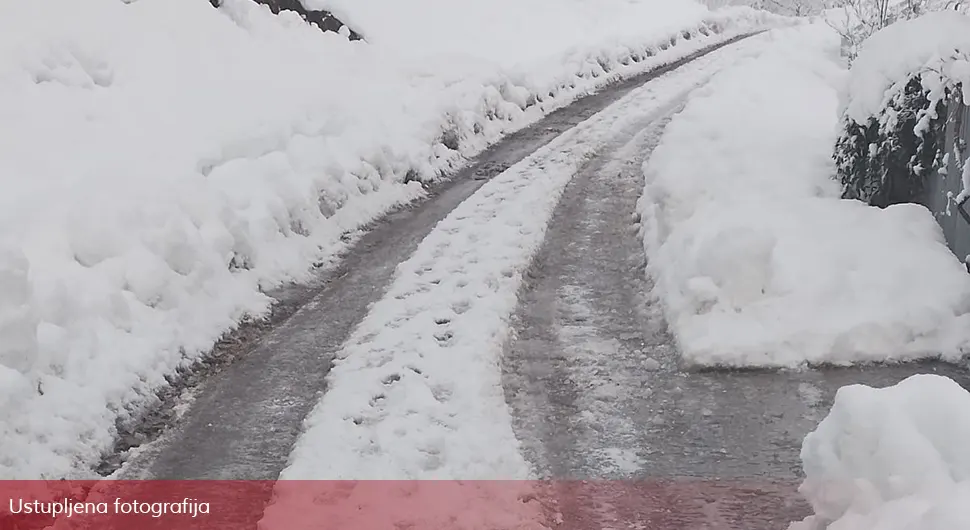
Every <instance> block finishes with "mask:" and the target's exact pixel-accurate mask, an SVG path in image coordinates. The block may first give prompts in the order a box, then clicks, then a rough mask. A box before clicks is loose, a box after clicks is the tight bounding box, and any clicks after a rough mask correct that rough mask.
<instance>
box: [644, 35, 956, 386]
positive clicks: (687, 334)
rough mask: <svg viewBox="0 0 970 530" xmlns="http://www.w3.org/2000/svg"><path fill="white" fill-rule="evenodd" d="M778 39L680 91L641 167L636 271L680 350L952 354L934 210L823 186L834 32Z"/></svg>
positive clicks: (840, 76) (839, 79)
mask: <svg viewBox="0 0 970 530" xmlns="http://www.w3.org/2000/svg"><path fill="white" fill-rule="evenodd" d="M775 33H777V36H778V38H777V41H776V42H775V45H774V46H772V47H771V48H769V49H767V50H766V51H765V53H764V54H762V55H761V56H759V57H756V58H752V59H749V60H748V61H747V63H746V64H743V65H741V66H738V67H735V68H731V69H729V70H726V71H724V72H723V73H721V74H719V75H717V76H716V77H715V78H714V79H713V80H712V82H711V83H709V84H708V85H707V86H706V87H704V88H702V89H701V90H700V91H699V93H697V94H696V95H695V96H694V97H692V98H691V100H690V101H689V102H688V104H687V106H686V108H685V109H684V110H683V112H681V113H680V114H678V115H677V116H675V117H674V119H673V121H672V122H671V123H670V124H669V125H668V127H667V129H666V131H665V133H664V136H663V138H662V140H661V143H660V145H659V146H658V147H657V148H656V149H655V150H654V152H653V155H652V157H651V158H650V159H649V160H648V161H647V162H646V163H645V164H644V173H645V175H646V180H647V182H646V187H645V191H644V196H643V197H642V198H641V202H640V209H641V212H642V219H643V229H642V231H643V234H644V245H645V249H646V252H647V255H648V257H649V260H648V269H649V273H650V274H651V275H653V276H654V277H655V278H656V280H657V281H656V292H655V293H654V294H655V295H656V296H657V297H658V298H659V300H660V301H661V302H662V303H663V306H664V308H665V312H666V315H667V319H668V321H669V323H670V326H671V328H672V330H673V331H674V334H675V336H676V339H677V341H678V343H679V346H680V348H681V350H682V351H683V355H684V357H685V358H686V359H687V360H688V361H689V362H691V363H695V364H701V365H730V366H786V367H789V366H798V365H802V364H805V363H812V364H816V363H834V364H845V363H852V362H857V361H885V360H904V359H913V358H918V357H922V356H938V355H942V356H943V357H945V358H948V359H955V358H959V357H960V355H961V354H962V352H964V351H966V350H967V347H968V344H970V276H968V275H967V273H966V270H965V268H964V266H963V264H962V263H960V262H959V261H958V260H957V259H956V258H955V257H954V256H953V255H952V253H951V252H950V251H949V249H948V248H947V247H946V245H945V243H944V240H943V236H942V232H941V230H940V227H939V226H938V225H937V223H936V221H935V220H934V218H933V216H932V214H931V213H930V212H929V211H928V210H927V209H926V208H924V207H922V206H918V205H913V204H903V205H897V206H892V207H889V208H886V209H884V210H880V209H878V208H874V207H869V206H867V205H865V204H863V203H861V202H858V201H849V200H841V199H840V198H839V196H840V192H841V190H840V189H839V186H838V184H837V183H836V182H835V181H834V180H833V179H832V178H831V176H832V175H833V174H834V168H833V163H832V158H831V154H832V146H833V145H834V143H835V137H836V134H837V131H838V127H837V124H838V120H839V110H840V109H839V98H838V94H839V91H840V90H841V88H842V87H843V86H844V85H843V83H844V82H845V81H846V72H845V70H844V67H843V66H842V65H841V61H839V57H838V55H839V45H840V40H839V37H838V35H837V34H836V33H835V32H834V31H833V30H832V29H831V28H829V27H828V26H826V25H825V24H824V23H816V24H812V25H808V26H803V27H799V28H796V29H789V30H777V31H776V32H775ZM866 49H869V47H866ZM864 52H865V50H864ZM859 60H860V61H864V60H866V59H865V57H864V56H860V58H859ZM752 80H758V82H752ZM905 279H911V280H913V281H907V280H905Z"/></svg>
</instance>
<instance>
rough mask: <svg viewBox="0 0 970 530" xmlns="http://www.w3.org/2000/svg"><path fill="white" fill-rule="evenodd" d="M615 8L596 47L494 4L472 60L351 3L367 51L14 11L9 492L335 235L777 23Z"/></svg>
mask: <svg viewBox="0 0 970 530" xmlns="http://www.w3.org/2000/svg"><path fill="white" fill-rule="evenodd" d="M575 3H576V5H577V6H578V7H581V6H582V5H584V4H583V3H582V2H579V0H576V2H575ZM349 5H350V4H348V6H349ZM375 5H376V4H375ZM609 5H610V6H611V7H610V8H609V9H606V8H600V9H599V11H598V13H597V17H599V18H597V19H596V20H598V21H599V22H598V26H597V27H598V28H599V30H598V31H596V32H592V33H590V32H588V31H587V29H588V28H587V26H588V24H587V22H588V21H587V20H586V19H585V18H584V17H587V16H590V15H589V14H590V13H591V11H592V10H591V8H590V7H589V5H586V7H584V8H582V9H581V10H579V11H571V10H569V9H562V8H561V6H560V8H559V9H558V11H563V12H567V13H571V14H570V15H568V16H567V15H561V16H559V17H558V18H557V17H552V18H550V7H551V3H550V2H545V3H543V2H538V1H537V2H533V3H526V4H522V3H520V2H511V0H509V1H506V2H504V3H503V4H502V5H495V3H494V2H493V3H489V6H490V9H495V10H496V12H497V13H508V16H505V17H498V16H496V17H492V18H489V19H488V20H490V23H491V25H490V26H489V28H488V31H479V32H478V33H475V35H476V38H475V39H471V40H470V42H471V44H468V45H467V46H466V45H464V44H463V43H464V42H465V40H464V39H462V38H457V37H455V36H456V35H459V36H460V35H462V34H463V33H464V32H466V31H471V29H470V28H472V27H473V26H475V25H476V24H480V20H478V19H476V20H465V19H459V18H455V19H452V18H449V17H459V16H460V15H462V13H463V12H462V11H461V10H457V11H456V10H444V11H441V12H440V13H439V12H437V11H435V12H433V13H432V15H433V17H437V18H431V19H429V18H428V16H430V15H428V14H427V13H422V12H420V11H418V10H417V9H414V10H410V11H402V12H401V13H399V15H400V16H398V17H396V18H395V19H394V24H395V25H398V26H400V27H411V26H413V27H416V28H419V27H420V28H422V29H421V31H411V32H410V33H408V32H400V31H399V32H397V33H386V34H385V33H382V30H381V29H380V28H377V27H372V26H371V25H370V22H369V21H368V20H367V19H365V18H361V17H363V15H362V13H365V12H366V10H360V9H357V8H354V7H352V6H351V7H349V8H348V9H349V11H350V12H348V13H347V15H349V18H348V20H354V21H357V19H358V18H360V20H359V22H360V24H361V27H362V30H363V31H364V32H365V35H368V36H371V35H372V36H373V37H374V39H375V42H374V43H363V42H356V43H351V42H349V41H348V40H347V39H345V38H343V37H342V36H340V35H337V34H333V33H330V34H323V33H321V32H319V31H317V30H316V29H314V28H310V27H307V26H305V25H304V24H303V23H302V22H301V21H299V20H298V19H297V18H296V17H295V16H282V17H275V16H272V15H270V14H269V12H268V10H267V9H265V8H263V7H258V6H256V5H254V4H251V3H249V2H248V1H246V0H229V1H227V2H225V6H224V7H223V8H221V9H220V10H216V9H213V8H211V7H210V6H209V4H208V3H207V2H204V1H199V0H164V1H162V0H140V1H138V2H134V3H122V2H119V1H118V0H90V1H87V2H75V1H72V0H49V1H47V2H6V3H4V4H3V6H2V7H0V124H2V126H0V178H2V179H3V186H4V192H3V193H2V194H0V477H2V478H15V477H39V476H43V477H58V476H65V475H71V474H72V473H76V472H79V471H83V470H84V469H86V468H87V467H88V466H90V465H91V464H93V463H96V462H97V461H98V459H99V458H100V455H101V453H102V451H104V450H106V449H108V448H110V446H111V443H112V436H113V432H114V425H115V421H116V419H117V418H119V417H122V418H124V417H126V416H127V415H129V414H130V413H131V411H132V410H134V409H137V407H138V406H140V405H143V404H145V403H150V402H151V400H152V399H153V391H154V390H155V389H157V388H159V387H160V386H162V385H164V384H166V381H165V377H166V376H170V375H172V374H174V373H175V372H176V371H177V369H179V368H180V367H184V366H186V365H187V364H190V363H192V362H194V361H195V360H197V359H198V358H200V356H202V355H204V352H206V351H207V350H208V349H209V348H210V347H211V345H212V344H213V342H214V341H215V340H216V339H218V337H219V336H220V335H221V334H222V333H223V332H225V331H226V330H228V329H230V328H232V327H233V326H235V325H237V324H238V323H239V322H240V320H241V319H243V318H244V317H245V316H246V315H254V316H259V315H262V314H265V312H266V311H267V310H268V308H269V306H270V304H271V300H270V299H269V298H268V297H267V296H265V295H264V294H263V292H264V290H265V289H266V288H269V287H272V286H274V285H278V284H279V283H281V282H284V281H288V280H293V279H296V280H299V279H302V278H305V277H306V275H307V274H308V270H309V267H310V265H311V264H312V263H314V262H321V261H322V262H326V261H328V260H329V259H330V258H332V256H333V255H334V254H335V253H337V252H338V251H340V250H341V249H342V248H343V247H342V244H341V243H340V236H341V234H343V233H345V232H347V231H353V230H355V229H357V228H359V227H360V226H362V224H364V223H365V222H367V221H368V220H370V219H372V218H373V217H375V216H376V215H379V214H380V213H382V212H384V211H386V210H387V209H388V208H390V207H392V206H394V205H397V204H401V203H404V202H407V201H410V200H413V199H415V198H417V197H420V196H422V195H423V189H422V187H421V186H420V185H419V184H417V183H415V182H410V183H405V180H411V179H407V178H406V177H408V176H410V177H419V178H421V179H425V180H429V179H434V178H437V177H438V176H440V175H441V174H442V173H443V172H445V171H447V170H449V169H451V168H454V167H456V166H457V165H460V164H462V163H463V160H465V158H466V157H468V156H470V155H473V154H475V153H477V152H479V151H480V150H481V149H483V148H484V147H485V146H487V145H488V144H489V143H491V142H494V141H496V140H497V139H498V138H499V137H501V136H502V135H504V134H506V133H508V132H510V131H512V130H515V129H518V128H521V127H523V126H525V125H527V124H528V123H531V122H532V121H534V120H536V119H538V118H539V117H540V116H542V115H543V114H545V113H547V112H549V111H551V110H553V109H555V108H558V107H561V106H563V105H565V104H567V103H569V102H570V101H572V100H573V99H575V98H576V97H579V96H581V95H583V94H585V93H588V92H589V91H592V90H595V89H597V88H599V87H602V86H603V85H605V84H606V83H607V82H609V81H611V80H615V79H617V78H619V77H623V76H626V75H632V74H635V73H638V72H641V71H643V70H645V69H646V68H648V67H649V66H650V65H654V64H656V63H657V62H658V61H660V60H662V58H663V57H672V56H673V55H672V54H673V53H674V52H672V51H666V52H665V51H663V50H672V49H676V53H677V54H682V53H686V52H688V51H690V50H693V49H697V48H699V47H701V46H704V45H706V44H711V43H713V42H716V41H718V40H723V39H724V38H726V37H729V36H731V34H734V33H737V32H741V31H745V30H747V29H749V28H752V27H754V26H757V25H759V24H761V23H763V22H765V21H766V20H767V19H766V18H765V17H766V15H764V14H759V13H756V12H754V11H751V10H733V11H731V12H728V13H720V14H709V13H707V12H705V11H704V10H703V9H700V8H698V7H697V6H696V5H695V4H693V3H691V2H684V1H674V0H649V1H648V0H642V1H638V2H619V1H616V2H612V3H610V4H609ZM389 6H390V3H388V4H387V5H384V6H380V7H381V8H382V9H384V8H388V9H389V8H390V7H389ZM430 7H436V8H437V7H441V6H433V5H431V4H429V8H430ZM479 14H482V15H484V13H479ZM476 16H478V15H476ZM563 17H565V18H563ZM412 23H413V24H412ZM421 24H425V26H423V27H422V26H420V25H421ZM462 24H463V25H462ZM610 24H616V25H617V26H618V27H622V28H625V32H623V33H620V34H619V37H617V36H612V35H611V34H610V32H608V31H607V28H608V27H610ZM434 28H444V29H441V31H442V32H445V33H447V32H449V31H452V30H454V29H455V28H458V32H457V33H454V34H451V33H449V35H450V37H449V39H450V40H449V42H448V46H450V47H451V51H452V53H450V54H449V53H439V54H436V55H434V56H432V55H431V54H430V53H428V49H427V48H424V49H422V47H421V42H425V41H427V39H428V38H429V36H430V35H432V34H434V31H432V30H433V29H434ZM385 29H386V28H385ZM637 29H639V30H638V31H636V30H637ZM684 30H686V34H687V35H689V36H690V37H691V39H690V40H686V39H685V37H684V35H685V34H684ZM439 34H440V33H439ZM409 35H410V37H408V36H409ZM577 36H582V37H583V38H579V42H580V43H581V45H580V46H579V47H573V46H566V44H567V43H570V42H572V41H571V40H570V37H577ZM577 38H578V37H577ZM395 39H405V40H403V41H397V40H395ZM488 39H491V40H488ZM439 42H440V41H439ZM672 45H673V46H672ZM441 48H445V47H443V46H442V47H441ZM516 50H518V51H520V52H522V53H521V55H515V54H514V53H513V52H514V51H516ZM493 52H494V53H493ZM518 57H521V58H522V60H521V61H520V60H518ZM648 57H650V58H651V59H650V60H647V59H648Z"/></svg>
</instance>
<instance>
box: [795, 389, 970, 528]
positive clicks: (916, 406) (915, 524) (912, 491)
mask: <svg viewBox="0 0 970 530" xmlns="http://www.w3.org/2000/svg"><path fill="white" fill-rule="evenodd" d="M968 410H970V393H968V392H967V391H966V390H964V389H963V388H961V387H960V385H958V384H957V383H956V382H954V381H953V380H951V379H949V378H946V377H942V376H937V375H915V376H912V377H910V378H908V379H906V380H904V381H902V382H900V383H898V384H896V385H895V386H892V387H887V388H880V389H877V388H870V387H868V386H864V385H851V386H847V387H843V388H841V389H839V391H838V393H837V394H836V397H835V404H834V405H833V407H832V410H831V412H830V413H829V415H828V416H827V417H826V418H825V419H824V420H823V421H822V422H821V424H819V426H818V428H817V429H816V430H815V431H814V432H812V433H810V434H809V435H808V436H807V437H806V438H805V442H804V444H803V445H802V461H803V467H804V470H805V476H806V479H805V481H804V483H803V484H802V487H801V488H800V491H801V492H802V493H803V494H804V495H805V497H806V498H807V499H808V500H809V501H810V502H811V504H812V507H813V508H814V509H815V515H813V516H811V517H809V518H807V519H806V520H804V521H801V522H798V523H794V524H792V525H791V527H790V530H826V529H827V530H958V529H963V528H970V509H968V507H970V452H968V451H967V447H968V446H970V415H968V414H967V411H968Z"/></svg>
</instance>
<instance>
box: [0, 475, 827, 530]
mask: <svg viewBox="0 0 970 530" xmlns="http://www.w3.org/2000/svg"><path fill="white" fill-rule="evenodd" d="M796 487H797V483H795V482H794V481H770V480H766V479H752V480H704V479H690V478H684V479H664V480H642V481H535V482H528V481H280V482H273V481H221V480H220V481H207V480H200V481H87V482H84V481H0V529H2V530H14V529H16V530H33V529H41V528H49V527H52V528H54V529H55V530H56V529H62V528H63V529H72V528H91V529H99V530H100V529H109V530H146V529H163V528H164V529H175V530H183V529H184V530H189V529H193V530H215V529H219V530H223V529H226V530H228V529H233V530H239V529H247V528H253V529H257V528H258V529H260V530H302V529H334V530H338V529H340V530H342V529H347V530H377V529H381V530H424V529H428V530H432V529H433V530H439V529H441V530H444V529H448V530H451V529H454V530H458V529H461V530H466V529H467V530H472V529H474V530H486V529H487V530H498V529H501V530H541V529H557V530H558V529H569V530H572V529H575V530H580V529H581V530H599V529H601V528H615V529H628V528H630V529H634V528H637V529H643V530H680V529H683V530H688V529H697V528H707V529H711V530H733V529H738V530H741V529H743V530H784V529H785V528H787V525H788V522H790V521H793V520H796V519H801V518H802V517H804V516H805V515H807V513H808V509H807V506H805V505H804V503H802V502H801V501H800V499H799V497H798V494H797V493H796Z"/></svg>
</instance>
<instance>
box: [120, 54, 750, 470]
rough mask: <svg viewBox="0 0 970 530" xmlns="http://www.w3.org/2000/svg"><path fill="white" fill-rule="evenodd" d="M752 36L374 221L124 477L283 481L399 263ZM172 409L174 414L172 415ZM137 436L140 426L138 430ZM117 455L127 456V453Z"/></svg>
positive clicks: (541, 133) (511, 147) (515, 143)
mask: <svg viewBox="0 0 970 530" xmlns="http://www.w3.org/2000/svg"><path fill="white" fill-rule="evenodd" d="M741 38H743V37H739V38H737V39H732V40H729V41H727V42H724V43H722V44H719V45H716V46H712V47H710V48H707V49H705V50H702V51H700V52H697V53H695V54H692V55H690V56H688V57H686V58H684V59H682V60H679V61H676V62H672V63H670V64H668V65H666V66H662V67H659V68H657V69H655V70H653V71H651V72H649V73H646V74H643V75H640V76H637V77H634V78H631V79H628V80H625V81H622V82H619V83H617V84H614V85H612V86H610V87H608V88H606V89H604V90H602V91H600V92H598V93H596V94H593V95H590V96H588V97H585V98H583V99H580V100H578V101H577V102H575V103H573V104H572V105H570V106H568V107H566V108H564V109H561V110H559V111H556V112H553V113H551V114H549V115H548V116H547V117H545V118H544V119H542V120H540V121H539V122H537V123H535V124H534V125H532V126H531V127H528V128H526V129H523V130H521V131H519V132H517V133H514V134H512V135H509V136H508V137H506V138H505V139H504V140H503V141H501V142H500V143H498V144H496V145H495V146H493V147H492V148H490V149H488V150H487V151H486V152H485V153H483V154H482V155H480V156H479V157H478V158H477V159H476V160H474V161H473V163H471V164H470V165H469V166H468V167H466V168H465V169H464V170H462V171H460V172H459V173H457V174H456V175H455V176H453V178H451V179H449V180H448V181H446V182H443V183H441V184H440V185H438V186H436V187H434V188H433V189H432V190H431V193H430V196H429V198H428V199H426V200H423V201H421V202H419V203H417V204H414V205H412V206H411V207H408V208H404V209H401V210H398V211H396V212H393V213H391V214H389V215H387V216H385V217H384V218H383V219H382V220H380V221H379V222H377V223H374V225H373V226H371V227H370V228H369V231H368V232H367V233H366V234H365V235H364V236H363V237H361V238H360V240H359V241H358V242H357V243H356V244H355V245H354V246H353V248H352V249H351V250H349V251H348V252H347V254H346V255H345V256H344V257H343V259H342V260H341V262H340V263H339V264H338V265H337V266H336V267H335V268H334V269H332V270H330V271H328V272H326V273H324V277H323V278H320V279H319V281H317V282H315V283H314V287H308V288H307V289H306V290H304V291H303V292H301V291H300V290H299V289H295V290H293V292H292V293H291V294H292V296H294V297H296V298H299V299H301V300H305V301H306V303H305V304H304V305H302V307H300V308H299V309H298V310H295V312H294V313H293V314H292V316H289V318H287V319H285V320H283V321H281V322H279V323H278V325H276V326H273V327H271V328H270V329H267V330H265V331H264V332H262V333H261V335H260V336H259V337H258V339H256V340H253V341H252V343H254V345H253V346H252V347H250V348H247V350H246V351H244V352H240V353H238V354H236V355H234V356H233V361H232V362H231V364H228V365H226V366H222V367H220V369H219V370H217V371H214V373H212V374H211V375H209V376H208V377H207V378H206V379H205V380H204V382H202V383H201V384H200V385H199V386H198V387H197V388H195V389H194V399H193V402H192V405H191V407H189V408H188V410H187V411H186V412H185V413H184V415H182V416H181V417H180V418H179V419H178V421H174V422H173V424H171V425H166V426H164V428H162V429H159V428H157V426H153V427H152V428H153V430H154V431H158V433H159V434H160V436H159V437H158V438H157V440H155V441H154V442H153V443H147V444H145V445H143V446H141V447H139V448H138V449H137V451H134V452H132V456H131V457H130V458H129V459H128V461H127V462H125V465H124V468H123V469H121V471H119V472H118V473H116V474H115V478H125V479H263V480H275V479H276V478H277V477H278V476H279V473H280V471H281V470H282V469H283V468H284V467H285V465H286V459H287V456H288V454H289V451H290V448H291V447H292V445H293V443H294V441H295V440H296V438H297V436H299V434H300V430H301V422H302V420H303V418H304V417H305V416H306V414H307V413H308V412H309V411H310V409H311V408H312V407H313V405H314V404H315V403H316V402H317V401H318V400H319V398H320V396H321V395H322V393H323V392H324V391H325V387H326V384H325V377H326V375H327V372H328V371H329V368H330V362H331V360H332V359H333V357H334V354H335V353H336V351H337V350H338V349H339V347H340V345H341V344H342V343H343V342H344V340H345V339H346V338H347V337H348V336H349V334H350V332H351V331H352V330H353V328H354V326H355V325H356V324H357V323H359V322H360V321H361V320H362V319H363V317H364V316H365V315H366V313H367V310H368V308H369V307H370V305H371V304H372V303H374V302H375V301H377V300H379V299H380V298H381V296H383V294H384V292H385V290H386V288H387V287H388V285H389V283H390V280H391V279H392V277H393V273H394V270H395V267H396V266H397V265H398V264H399V263H400V262H402V261H404V260H405V259H407V257H408V256H410V255H411V253H413V251H414V249H415V248H416V247H417V245H418V243H419V242H420V241H421V240H422V239H423V238H424V237H425V236H426V235H427V234H428V233H429V232H430V231H431V229H432V228H433V227H434V226H435V224H437V223H438V222H439V221H440V220H441V219H443V218H444V217H445V216H446V215H447V214H448V213H449V212H450V211H451V210H452V209H453V208H455V206H457V205H458V204H459V203H460V202H461V201H463V200H464V199H466V198H467V197H469V196H470V195H471V194H472V193H474V192H475V191H476V190H477V189H478V188H480V187H481V186H482V185H483V184H484V183H485V182H486V181H487V179H489V178H491V177H493V176H495V175H497V174H499V173H501V172H502V171H504V170H505V169H507V168H508V167H509V166H511V165H513V164H515V163H517V162H519V161H520V160H522V159H524V158H525V157H527V156H528V155H530V154H531V153H532V152H534V151H535V150H536V149H538V148H539V147H541V146H543V145H545V144H547V143H548V142H550V141H551V140H552V139H554V138H555V137H556V136H558V135H559V134H561V133H563V132H564V131H566V130H568V129H570V128H572V127H574V126H575V125H577V124H578V123H580V122H582V121H584V120H586V119H588V118H589V117H591V116H592V115H593V114H595V113H597V112H599V111H600V110H602V109H604V108H605V107H607V106H608V105H610V104H611V103H613V102H615V101H617V100H618V99H620V98H621V97H623V96H624V95H626V94H627V93H629V92H630V91H631V90H633V89H634V88H636V87H638V86H640V85H642V84H643V83H645V82H648V81H650V80H651V79H654V78H656V77H658V76H661V75H663V74H665V73H667V72H670V71H672V70H674V69H676V68H678V67H680V66H682V65H683V64H686V63H688V62H690V61H692V60H694V59H696V58H698V57H701V56H703V55H706V54H707V53H710V52H712V51H714V50H716V49H719V48H721V47H723V46H726V45H728V44H731V43H733V42H736V41H737V40H740V39H741ZM169 416H171V415H169ZM133 430H134V431H135V432H136V433H137V430H138V429H137V428H135V429H133ZM116 460H120V459H117V458H116Z"/></svg>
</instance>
